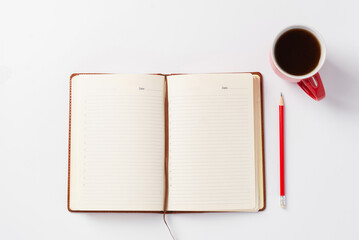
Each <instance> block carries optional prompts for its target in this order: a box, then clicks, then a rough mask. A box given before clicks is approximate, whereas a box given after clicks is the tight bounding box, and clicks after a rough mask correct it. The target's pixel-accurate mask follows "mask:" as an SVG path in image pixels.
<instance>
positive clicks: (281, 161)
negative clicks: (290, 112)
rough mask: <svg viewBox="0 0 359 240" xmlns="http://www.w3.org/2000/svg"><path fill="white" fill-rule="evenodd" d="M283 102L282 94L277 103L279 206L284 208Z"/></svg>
mask: <svg viewBox="0 0 359 240" xmlns="http://www.w3.org/2000/svg"><path fill="white" fill-rule="evenodd" d="M283 115H284V102H283V96H282V93H281V94H280V101H279V153H280V206H281V207H282V208H285V207H286V206H287V198H286V196H285V181H284V175H285V171H284V116H283Z"/></svg>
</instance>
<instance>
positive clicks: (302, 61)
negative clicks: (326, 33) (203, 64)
mask: <svg viewBox="0 0 359 240" xmlns="http://www.w3.org/2000/svg"><path fill="white" fill-rule="evenodd" d="M274 57H275V59H276V61H277V63H278V65H279V67H280V68H282V69H283V70H284V71H285V72H287V73H289V74H292V75H305V74H307V73H310V72H311V71H312V70H314V68H315V67H316V66H317V65H318V63H319V58H320V44H319V42H318V39H317V38H316V37H315V36H314V35H313V34H312V33H311V32H309V31H307V30H303V29H292V30H289V31H287V32H285V33H284V34H282V35H281V36H280V37H279V39H278V41H277V43H276V45H275V46H274Z"/></svg>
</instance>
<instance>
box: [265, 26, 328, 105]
mask: <svg viewBox="0 0 359 240" xmlns="http://www.w3.org/2000/svg"><path fill="white" fill-rule="evenodd" d="M303 30H304V31H303ZM293 31H302V32H305V31H307V32H309V33H310V34H312V37H314V38H315V39H316V41H317V43H318V45H319V51H320V52H317V56H316V60H317V63H316V66H315V67H314V68H313V69H310V71H308V72H303V73H301V74H293V73H290V72H289V71H288V70H284V67H283V66H286V65H285V64H284V65H283V63H281V64H279V62H278V60H279V58H278V57H279V56H276V52H277V55H279V54H278V51H276V49H275V48H276V47H278V45H277V43H278V40H280V41H283V40H281V39H283V37H286V36H287V35H288V33H289V32H290V33H293ZM287 39H291V38H289V37H288V38H287ZM303 39H304V40H305V39H306V38H303ZM286 41H291V40H286ZM296 44H299V45H301V46H300V47H303V46H304V47H305V45H303V44H302V43H301V38H293V37H292V43H291V42H289V43H288V44H287V48H288V49H289V50H288V51H287V52H282V53H281V55H285V54H288V55H290V54H291V55H290V56H284V57H283V58H282V59H286V57H287V59H290V61H291V62H290V63H288V65H289V66H290V64H292V65H295V58H296V57H298V58H300V57H303V56H302V55H303V54H305V52H306V51H303V52H304V53H303V54H302V53H301V52H300V51H299V52H298V49H299V48H298V49H295V47H296ZM290 48H294V51H290V50H291V49H290ZM295 50H297V51H295ZM304 50H308V51H307V52H309V53H310V51H309V50H310V49H304ZM297 55H298V56H297ZM307 55H308V53H307ZM281 57H282V56H281ZM325 58H326V47H325V43H324V40H323V38H322V37H321V36H320V34H319V33H318V32H317V31H315V30H313V29H312V28H309V27H306V26H301V25H295V26H290V27H287V28H285V29H283V30H282V31H281V32H279V34H278V35H277V36H276V37H275V39H274V41H273V45H272V49H271V54H270V63H271V66H272V68H273V70H274V72H275V73H276V74H277V75H278V76H279V77H281V78H282V79H284V80H286V81H289V82H294V83H297V84H298V85H299V86H300V87H301V88H302V89H303V90H304V91H305V92H306V93H307V94H308V95H309V96H310V97H312V98H313V99H314V100H316V101H319V100H321V99H323V98H324V97H325V90H324V86H323V83H322V80H321V77H320V75H319V70H320V69H321V67H322V66H323V64H324V62H325ZM302 60H303V58H302ZM299 62H300V61H299ZM281 65H282V66H281ZM299 67H300V66H299Z"/></svg>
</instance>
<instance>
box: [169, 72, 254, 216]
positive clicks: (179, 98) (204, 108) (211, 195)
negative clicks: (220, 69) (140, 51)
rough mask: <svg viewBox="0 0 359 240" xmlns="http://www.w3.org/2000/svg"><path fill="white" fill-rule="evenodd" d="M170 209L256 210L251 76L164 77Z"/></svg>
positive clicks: (205, 75)
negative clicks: (166, 93)
mask: <svg viewBox="0 0 359 240" xmlns="http://www.w3.org/2000/svg"><path fill="white" fill-rule="evenodd" d="M168 98H169V170H168V171H169V201H168V210H169V211H171V210H173V211H256V210H257V200H256V199H257V198H256V187H255V186H256V184H255V156H254V120H253V77H252V75H251V74H196V75H176V76H170V77H168Z"/></svg>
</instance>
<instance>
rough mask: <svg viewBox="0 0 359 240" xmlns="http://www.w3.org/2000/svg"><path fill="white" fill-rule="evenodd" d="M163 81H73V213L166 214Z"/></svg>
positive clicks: (152, 77) (143, 78) (86, 77)
mask: <svg viewBox="0 0 359 240" xmlns="http://www.w3.org/2000/svg"><path fill="white" fill-rule="evenodd" d="M164 126H165V125H164V77H163V76H155V75H114V74H105V75H78V76H75V77H74V78H73V79H72V113H71V158H70V159H71V163H70V164H71V168H70V208H71V209H72V210H119V211H121V210H141V211H147V210H148V211H150V210H153V211H156V210H157V211H162V210H163V196H164V171H163V169H164V151H165V148H164V137H165V136H164Z"/></svg>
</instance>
